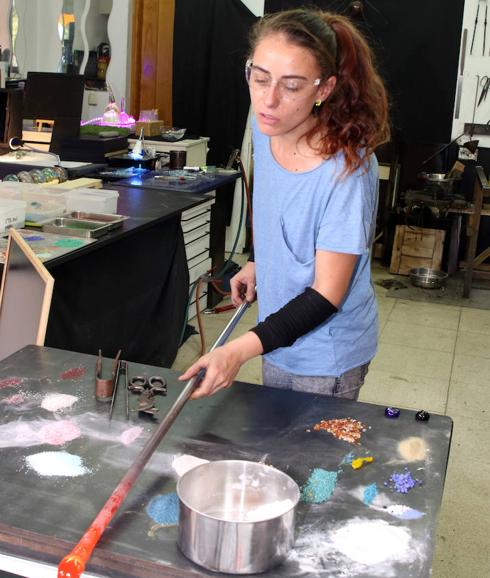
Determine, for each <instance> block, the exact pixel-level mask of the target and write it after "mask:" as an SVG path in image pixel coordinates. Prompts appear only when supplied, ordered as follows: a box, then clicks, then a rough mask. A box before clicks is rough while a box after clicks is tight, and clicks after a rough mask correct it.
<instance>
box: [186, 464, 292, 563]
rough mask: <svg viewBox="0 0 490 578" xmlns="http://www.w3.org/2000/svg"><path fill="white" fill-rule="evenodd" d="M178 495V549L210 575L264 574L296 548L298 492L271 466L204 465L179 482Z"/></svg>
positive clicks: (286, 476)
mask: <svg viewBox="0 0 490 578" xmlns="http://www.w3.org/2000/svg"><path fill="white" fill-rule="evenodd" d="M177 495H178V496H179V501H180V520H179V535H178V540H177V544H178V546H179V548H180V549H181V550H182V552H183V553H184V554H185V556H187V557H188V558H189V559H190V560H192V561H193V562H195V563H196V564H199V565H200V566H203V567H204V568H207V569H208V570H213V571H215V572H225V573H229V574H255V573H258V572H265V571H266V570H269V569H270V568H272V567H273V566H275V565H277V564H279V563H280V562H282V561H283V560H284V559H285V558H286V556H287V554H288V552H289V550H290V549H291V548H292V546H293V544H294V518H295V510H296V505H297V503H298V501H299V498H300V492H299V488H298V485H297V484H296V482H295V481H294V480H292V479H291V478H290V477H289V476H288V475H286V474H284V473H283V472H281V471H279V470H276V469H275V468H272V467H271V466H266V465H264V464H258V463H255V462H247V461H239V460H224V461H217V462H209V463H206V464H202V465H200V466H198V467H196V468H194V469H192V470H190V471H188V472H187V473H185V474H184V475H183V476H182V477H181V478H180V480H179V481H178V484H177Z"/></svg>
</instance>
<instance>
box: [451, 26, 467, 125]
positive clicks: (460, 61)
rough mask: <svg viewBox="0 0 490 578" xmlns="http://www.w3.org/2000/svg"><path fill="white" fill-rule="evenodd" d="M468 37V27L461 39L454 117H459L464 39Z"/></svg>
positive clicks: (464, 53)
mask: <svg viewBox="0 0 490 578" xmlns="http://www.w3.org/2000/svg"><path fill="white" fill-rule="evenodd" d="M467 38H468V29H467V28H465V29H464V30H463V39H462V40H461V56H460V60H459V75H458V83H457V85H456V104H455V107H454V118H456V119H457V118H459V109H460V106H461V94H462V92H463V78H464V64H465V60H466V41H467Z"/></svg>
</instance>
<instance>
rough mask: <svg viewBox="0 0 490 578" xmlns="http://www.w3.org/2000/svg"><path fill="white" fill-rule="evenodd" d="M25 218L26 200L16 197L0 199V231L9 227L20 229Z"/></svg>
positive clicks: (3, 231)
mask: <svg viewBox="0 0 490 578" xmlns="http://www.w3.org/2000/svg"><path fill="white" fill-rule="evenodd" d="M25 220H26V202H25V201H19V200H18V199H0V233H5V231H6V230H7V229H8V228H10V227H15V228H16V229H20V228H22V227H23V226H24V224H25Z"/></svg>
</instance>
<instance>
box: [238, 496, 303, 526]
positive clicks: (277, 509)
mask: <svg viewBox="0 0 490 578" xmlns="http://www.w3.org/2000/svg"><path fill="white" fill-rule="evenodd" d="M293 506H294V504H293V502H292V501H291V500H289V499H286V500H279V501H277V502H271V503H270V504H263V505H262V506H258V507H257V508H254V509H253V510H248V511H247V512H246V513H245V520H246V521H247V522H258V521H260V520H270V519H271V518H276V517H277V516H282V515H283V514H285V513H286V512H289V510H290V509H291V508H292V507H293Z"/></svg>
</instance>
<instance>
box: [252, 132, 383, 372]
mask: <svg viewBox="0 0 490 578" xmlns="http://www.w3.org/2000/svg"><path fill="white" fill-rule="evenodd" d="M253 144H254V188H253V225H254V251H255V263H256V276H257V280H256V283H257V296H258V307H259V321H263V320H264V319H265V318H266V317H267V316H268V315H269V314H271V313H274V312H275V311H277V310H278V309H280V308H281V307H282V306H283V305H285V304H286V303H288V301H290V300H291V299H293V298H294V297H296V296H297V295H299V294H300V293H302V292H303V291H304V290H305V289H306V287H311V286H312V285H313V282H314V278H315V251H316V250H317V249H323V250H325V251H334V252H338V253H350V254H354V255H359V259H358V261H357V265H356V267H355V270H354V274H353V277H352V280H351V284H350V287H349V289H348V292H347V294H346V296H345V299H344V301H343V303H342V305H341V306H340V307H339V311H338V312H337V313H336V314H335V315H334V316H332V317H331V318H330V319H328V320H327V321H325V322H324V323H322V324H320V325H319V326H318V327H316V328H315V329H313V330H312V331H310V332H309V333H307V334H306V335H303V337H300V338H299V339H298V340H296V342H295V343H294V344H293V345H292V346H291V347H283V348H280V349H276V350H275V351H272V352H271V353H269V354H267V355H266V358H267V360H268V361H269V362H270V363H272V364H273V365H275V366H277V367H279V368H281V369H283V370H285V371H288V372H290V373H293V374H297V375H305V376H339V375H341V374H343V373H344V372H345V371H347V370H349V369H352V368H354V367H357V366H359V365H362V364H364V363H367V362H368V361H370V360H371V359H372V358H373V357H374V355H375V353H376V348H377V334H378V320H377V307H376V298H375V293H374V287H373V285H372V282H371V271H370V255H369V254H370V247H371V245H372V242H373V238H374V231H375V224H376V210H377V198H378V163H377V160H376V157H375V156H374V155H372V156H371V158H370V162H369V167H368V170H367V171H366V170H365V169H364V168H360V169H359V170H357V171H355V172H354V173H352V174H350V175H347V176H345V175H344V176H343V175H342V172H343V170H344V156H343V154H342V153H339V154H337V155H335V156H334V157H332V158H330V159H328V160H326V161H324V162H323V163H322V164H321V165H320V166H318V167H317V168H315V169H313V170H310V171H307V172H302V173H292V172H290V171H288V170H286V169H284V168H283V167H281V166H280V165H279V163H277V161H276V160H275V159H274V157H273V155H272V152H271V149H270V138H269V137H268V136H266V135H264V134H262V133H261V132H260V131H259V130H258V128H257V126H256V123H255V121H254V122H253Z"/></svg>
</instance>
